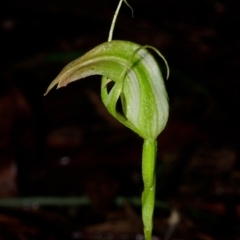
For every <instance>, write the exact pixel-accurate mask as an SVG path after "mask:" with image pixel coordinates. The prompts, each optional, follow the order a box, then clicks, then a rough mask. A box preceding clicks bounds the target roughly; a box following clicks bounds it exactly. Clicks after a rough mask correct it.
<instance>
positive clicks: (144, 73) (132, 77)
mask: <svg viewBox="0 0 240 240" xmlns="http://www.w3.org/2000/svg"><path fill="white" fill-rule="evenodd" d="M91 75H102V76H104V77H103V80H102V89H101V96H102V100H103V103H104V104H105V106H106V108H107V109H108V111H109V112H110V113H111V114H112V115H113V116H114V117H115V118H117V119H118V120H119V121H120V122H121V123H123V124H124V125H125V126H127V127H129V128H131V129H132V130H133V131H135V132H137V133H138V134H139V135H140V136H141V137H143V138H144V139H155V138H156V137H157V136H158V135H159V133H160V132H161V131H162V130H163V129H164V127H165V125H166V122H167V119H168V108H169V106H168V96H167V92H166V89H165V85H164V82H163V77H162V74H161V71H160V69H159V67H158V64H157V62H156V61H155V59H154V58H153V56H152V55H151V54H150V53H149V52H148V51H147V50H146V48H145V47H141V46H140V45H138V44H136V43H132V42H128V41H117V40H116V41H110V42H105V43H103V44H101V45H99V46H97V47H95V48H93V49H92V50H91V51H89V52H87V53H86V54H85V55H83V56H82V57H80V58H78V59H76V60H74V61H73V62H71V63H69V64H68V65H67V66H66V67H65V68H63V70H62V71H61V72H60V74H59V75H58V76H57V77H56V79H55V80H53V82H52V83H51V84H50V86H49V87H48V89H47V91H46V94H47V93H48V92H49V91H50V89H51V88H53V87H54V86H55V85H57V87H58V88H59V87H63V86H66V85H67V84H68V83H70V82H73V81H75V80H78V79H81V78H85V77H87V76H91ZM109 81H114V82H115V85H114V86H113V88H112V89H111V90H110V91H109V92H108V90H107V83H108V82H109ZM120 97H121V101H122V105H123V111H124V115H122V114H120V113H118V112H117V111H116V103H117V101H118V99H119V98H120Z"/></svg>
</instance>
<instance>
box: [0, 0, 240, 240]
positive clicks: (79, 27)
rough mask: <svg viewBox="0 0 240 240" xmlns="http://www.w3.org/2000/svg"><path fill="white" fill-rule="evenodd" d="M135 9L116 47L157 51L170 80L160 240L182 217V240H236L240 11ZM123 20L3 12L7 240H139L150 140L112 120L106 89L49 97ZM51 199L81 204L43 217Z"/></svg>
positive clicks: (40, 5) (44, 7)
mask: <svg viewBox="0 0 240 240" xmlns="http://www.w3.org/2000/svg"><path fill="white" fill-rule="evenodd" d="M129 3H130V4H131V5H132V7H133V8H134V18H131V11H130V10H129V9H128V8H127V7H126V6H123V7H122V9H121V12H120V15H119V17H118V20H117V25H116V28H115V31H114V35H113V38H114V39H122V40H128V41H133V42H137V43H139V44H143V45H144V44H148V45H153V46H155V47H156V48H157V49H159V50H160V51H161V52H162V53H163V55H164V56H165V57H166V59H167V60H168V62H169V65H170V69H171V75H170V79H169V80H168V81H166V87H167V90H168V93H169V101H170V119H169V122H168V125H167V127H166V129H165V130H164V132H163V133H162V134H161V135H160V137H159V148H158V158H157V166H156V171H157V178H158V181H157V196H156V198H157V203H158V204H157V205H156V211H155V216H154V236H155V238H156V239H159V240H160V239H165V240H167V239H168V237H167V231H168V230H169V228H168V221H169V220H168V218H169V216H170V213H171V212H173V211H175V210H176V211H177V213H178V214H179V216H180V222H179V224H178V226H177V227H176V229H175V231H174V232H173V236H172V239H201V240H212V239H217V240H219V239H240V201H239V200H240V188H239V185H240V163H239V138H240V128H239V122H240V116H239V114H238V111H239V110H238V109H240V106H239V105H240V102H239V100H238V97H239V89H240V88H239V86H240V82H239V76H240V75H239V71H240V54H239V49H240V37H239V33H238V30H237V29H239V24H240V21H239V20H240V16H239V10H240V2H239V1H237V0H232V1H226V0H222V1H218V0H201V1H200V0H196V1H191V0H182V1H176V0H170V1H162V0H158V1H157V0H148V1H137V0H129ZM116 6H117V1H113V0H111V1H107V0H102V1H93V0H88V1H83V0H82V1H81V0H78V1H76V0H70V1H67V0H58V1H55V0H49V1H36V0H35V1H30V0H19V1H17V0H8V1H6V0H2V1H1V4H0V36H1V38H0V43H1V44H0V53H1V64H0V197H1V199H0V239H63V238H64V239H109V240H110V239H136V240H139V239H142V235H141V234H142V223H141V212H140V203H139V199H140V196H141V192H142V180H141V144H142V140H141V139H140V138H139V137H138V136H136V135H135V134H133V133H131V132H130V131H129V130H128V129H125V128H124V127H122V126H121V125H120V124H119V123H118V122H116V121H115V120H114V119H113V118H112V117H111V116H109V114H108V113H107V111H106V110H105V108H104V107H103V105H102V103H101V99H100V97H99V92H100V91H99V88H100V77H91V78H89V79H84V80H81V81H77V82H75V83H72V84H70V85H69V86H68V87H66V88H62V89H60V90H57V91H56V90H52V91H51V92H50V93H49V94H48V95H47V96H46V97H43V93H44V92H45V90H46V88H47V86H48V85H49V83H50V82H51V81H52V80H53V79H54V78H55V77H56V75H57V74H58V73H59V71H60V70H61V69H62V68H63V67H64V66H65V65H66V64H67V63H68V62H70V61H71V60H73V59H75V58H77V57H79V56H81V55H82V54H84V53H85V52H86V51H88V50H90V49H91V48H93V47H94V46H96V45H98V44H100V43H102V42H104V41H107V37H108V31H109V27H110V24H111V20H112V17H113V14H114V11H115V8H116ZM159 61H160V60H159ZM160 64H162V63H161V62H160ZM163 75H164V76H165V68H164V66H163ZM36 196H37V197H39V198H38V200H36V199H35V200H31V199H32V197H36ZM54 197H57V198H59V197H61V198H62V199H63V200H62V201H63V202H64V201H65V200H66V199H70V198H76V199H79V204H70V203H69V205H68V204H65V206H61V207H60V206H58V205H64V204H61V203H59V202H57V200H56V199H55V202H56V204H55V206H54V204H53V203H51V204H45V205H44V204H41V201H42V202H44V199H45V200H49V199H52V198H54ZM122 197H124V198H126V199H129V201H126V202H124V201H121V203H119V201H118V200H119V199H122ZM86 198H87V199H88V200H87V202H84V201H83V200H84V199H86ZM135 198H137V199H138V201H131V199H135ZM12 199H15V200H16V205H14V204H13V206H11V207H10V206H8V207H6V205H7V204H6V202H7V203H10V202H11V200H12ZM21 199H22V200H21ZM24 199H25V200H24ZM26 199H28V200H26ZM5 200H6V201H5ZM4 201H5V202H4ZM17 201H19V202H17ZM21 201H22V202H21ZM24 201H25V203H24ZM81 201H83V202H84V203H83V204H81ZM53 202H54V201H53ZM19 203H20V204H19ZM167 229H168V230H167ZM169 231H170V230H169ZM164 236H165V238H164Z"/></svg>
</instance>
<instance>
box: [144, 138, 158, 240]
mask: <svg viewBox="0 0 240 240" xmlns="http://www.w3.org/2000/svg"><path fill="white" fill-rule="evenodd" d="M156 152H157V141H156V140H146V139H145V140H144V143H143V153H142V175H143V184H144V190H143V193H142V219H143V227H144V236H145V240H151V239H152V228H153V222H152V221H153V220H152V217H153V210H154V202H155V186H156V175H155V162H156Z"/></svg>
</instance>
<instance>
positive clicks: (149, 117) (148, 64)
mask: <svg viewBox="0 0 240 240" xmlns="http://www.w3.org/2000/svg"><path fill="white" fill-rule="evenodd" d="M122 1H123V0H121V1H120V2H119V5H118V8H117V11H116V13H115V15H114V18H113V23H112V27H111V29H110V34H109V39H108V40H109V41H108V42H105V43H102V44H100V45H99V46H97V47H95V48H93V49H92V50H90V51H89V52H87V53H86V54H85V55H83V56H81V57H79V58H77V59H76V60H74V61H72V62H71V63H69V64H68V65H67V66H66V67H64V68H63V70H62V71H61V72H60V73H59V75H58V76H57V77H56V78H55V79H54V80H53V82H52V83H51V84H50V86H49V87H48V89H47V91H46V93H45V94H47V93H48V92H49V91H50V90H51V89H52V88H53V87H54V86H55V85H57V88H60V87H63V86H66V85H67V84H69V83H70V82H73V81H76V80H79V79H82V78H85V77H88V76H91V75H101V76H103V77H102V84H101V97H102V101H103V104H104V105H105V107H106V108H107V109H108V111H109V113H110V114H111V115H112V116H114V117H115V118H116V119H117V120H118V121H119V122H121V123H122V124H124V125H125V126H126V127H128V128H130V129H131V130H132V131H134V132H136V133H137V134H138V135H139V136H140V137H142V138H143V139H144V144H143V153H142V173H143V183H144V191H143V194H142V218H143V224H144V234H145V239H146V240H150V239H151V234H152V215H153V210H154V201H155V184H156V180H155V171H154V169H155V158H156V151H157V141H156V139H157V137H158V135H159V134H160V133H161V132H162V130H163V129H164V127H165V126H166V123H167V120H168V113H169V105H168V95H167V92H166V89H165V85H164V80H163V77H162V73H161V70H160V68H159V66H158V64H157V62H156V60H155V59H154V57H153V56H152V54H151V53H150V52H149V51H148V50H147V49H153V50H155V51H156V52H157V53H158V55H159V56H160V57H161V58H162V59H163V61H164V62H165V63H166V66H167V71H168V74H167V75H169V68H168V65H167V62H166V60H165V58H164V57H163V56H162V55H161V53H160V52H159V51H158V50H157V49H155V48H154V47H151V46H140V45H138V44H136V43H133V42H129V41H119V40H114V41H112V32H113V28H114V24H115V21H116V17H117V13H118V11H119V9H120V6H121V3H122ZM125 3H127V2H126V1H125ZM111 81H113V82H114V85H113V87H112V88H111V89H110V90H108V88H107V85H108V83H109V82H111ZM119 100H120V101H121V105H122V112H118V111H117V109H116V104H117V102H118V101H119Z"/></svg>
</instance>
